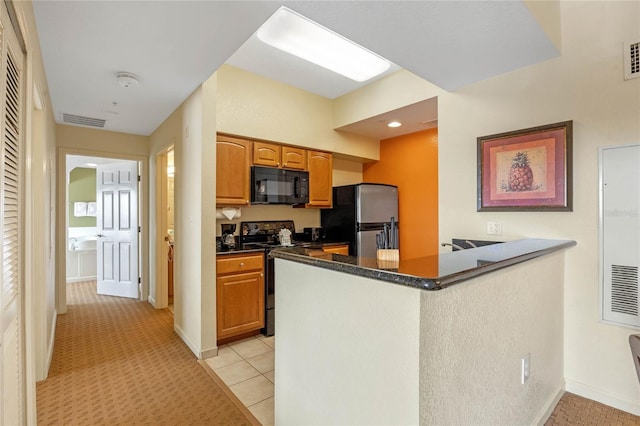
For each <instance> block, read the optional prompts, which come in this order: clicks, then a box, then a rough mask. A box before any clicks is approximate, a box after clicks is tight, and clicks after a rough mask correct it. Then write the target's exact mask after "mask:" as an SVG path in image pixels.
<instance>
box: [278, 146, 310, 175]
mask: <svg viewBox="0 0 640 426" xmlns="http://www.w3.org/2000/svg"><path fill="white" fill-rule="evenodd" d="M282 167H284V168H285V169H295V170H307V151H306V150H304V149H301V148H294V147H292V146H283V147H282Z"/></svg>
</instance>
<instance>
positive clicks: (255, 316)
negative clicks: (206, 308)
mask: <svg viewBox="0 0 640 426" xmlns="http://www.w3.org/2000/svg"><path fill="white" fill-rule="evenodd" d="M216 287H217V296H216V297H217V300H216V310H217V315H216V317H217V322H218V324H217V330H218V339H223V338H225V337H230V336H235V335H237V334H241V333H245V332H247V331H252V330H257V329H260V328H262V327H264V274H263V273H262V272H249V273H245V274H231V275H226V276H219V277H217V279H216Z"/></svg>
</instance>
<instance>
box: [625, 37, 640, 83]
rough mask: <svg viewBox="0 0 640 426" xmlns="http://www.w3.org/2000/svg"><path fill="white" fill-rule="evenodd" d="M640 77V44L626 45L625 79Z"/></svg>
mask: <svg viewBox="0 0 640 426" xmlns="http://www.w3.org/2000/svg"><path fill="white" fill-rule="evenodd" d="M635 77H640V42H637V43H625V44H624V79H625V80H629V79H630V78H635Z"/></svg>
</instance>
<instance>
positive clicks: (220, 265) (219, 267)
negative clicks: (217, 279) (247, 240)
mask: <svg viewBox="0 0 640 426" xmlns="http://www.w3.org/2000/svg"><path fill="white" fill-rule="evenodd" d="M263 267H264V255H263V254H252V255H243V256H224V257H220V258H218V259H216V273H217V274H218V275H222V274H235V273H242V272H247V271H259V270H262V268H263Z"/></svg>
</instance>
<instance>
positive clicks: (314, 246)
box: [216, 241, 349, 256]
mask: <svg viewBox="0 0 640 426" xmlns="http://www.w3.org/2000/svg"><path fill="white" fill-rule="evenodd" d="M303 244H304V246H300V247H296V248H305V249H310V250H322V248H323V247H332V246H343V245H348V244H349V243H347V242H344V241H322V242H308V243H307V242H305V243H303ZM277 248H283V247H278V246H274V247H269V248H268V249H269V250H272V249H277ZM265 249H267V247H256V246H255V244H248V245H247V247H242V246H241V245H239V244H236V248H234V249H232V250H222V249H221V248H216V256H225V255H229V254H244V253H259V252H264V251H265ZM289 249H290V248H289Z"/></svg>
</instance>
